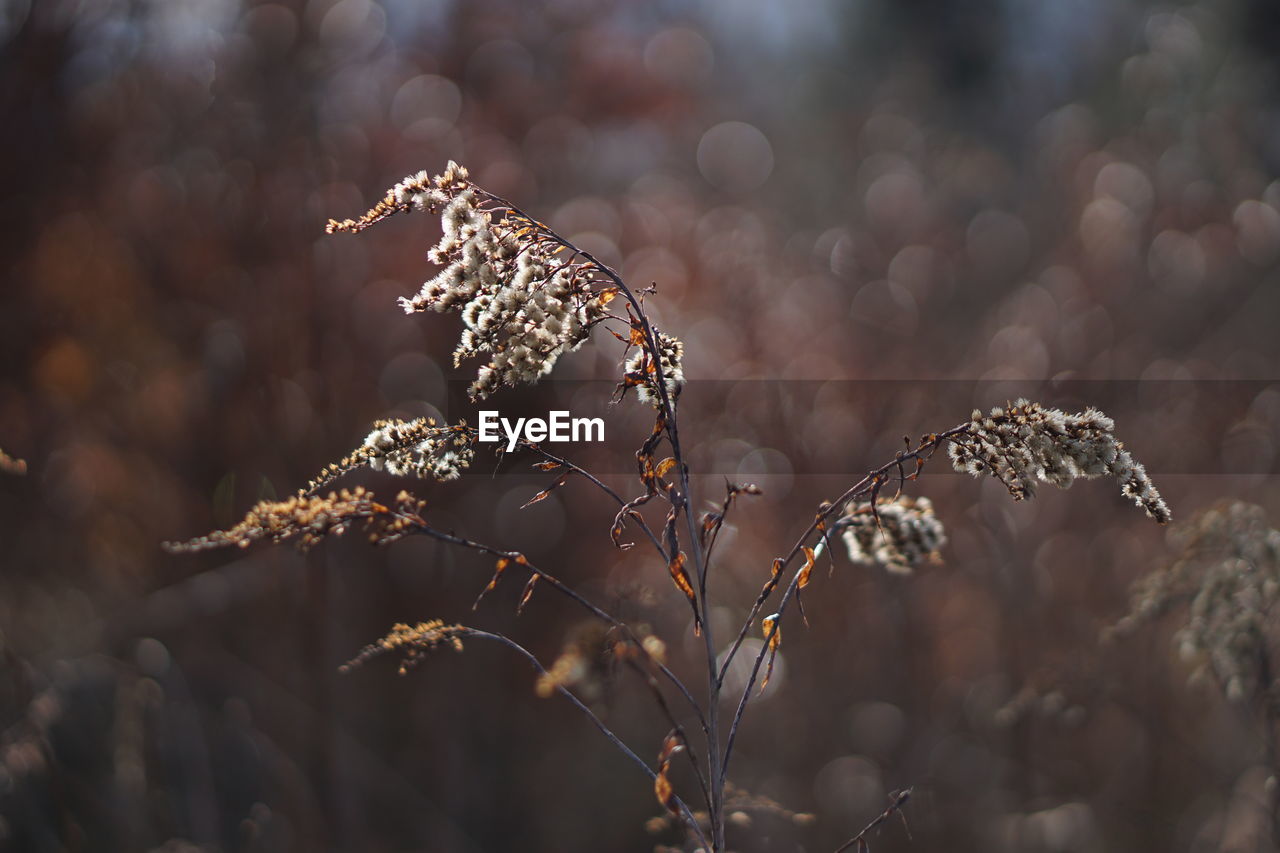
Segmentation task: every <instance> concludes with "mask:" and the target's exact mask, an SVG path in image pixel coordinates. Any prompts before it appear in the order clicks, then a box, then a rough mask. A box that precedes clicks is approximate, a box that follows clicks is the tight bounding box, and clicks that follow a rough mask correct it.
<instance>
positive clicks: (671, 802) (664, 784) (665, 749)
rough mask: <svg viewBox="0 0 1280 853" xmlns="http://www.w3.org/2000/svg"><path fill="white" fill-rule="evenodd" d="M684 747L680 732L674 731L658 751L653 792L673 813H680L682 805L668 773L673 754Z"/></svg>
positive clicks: (665, 807) (663, 805)
mask: <svg viewBox="0 0 1280 853" xmlns="http://www.w3.org/2000/svg"><path fill="white" fill-rule="evenodd" d="M682 749H684V742H683V740H682V738H681V737H680V734H679V732H676V731H673V732H671V734H669V735H667V736H666V738H665V739H664V740H663V741H662V751H661V752H659V753H658V775H657V776H655V777H654V779H653V794H654V796H655V797H657V798H658V802H659V803H662V807H663V808H664V809H666V810H667V811H669V812H671V813H672V814H673V815H677V816H678V815H679V814H680V806H679V805H678V804H677V803H676V792H675V789H674V788H672V787H671V780H670V779H669V778H668V777H667V774H668V773H669V772H670V771H671V756H673V755H675V754H676V753H677V752H679V751H680V750H682Z"/></svg>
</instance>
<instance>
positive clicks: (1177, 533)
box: [1104, 501, 1280, 844]
mask: <svg viewBox="0 0 1280 853" xmlns="http://www.w3.org/2000/svg"><path fill="white" fill-rule="evenodd" d="M1169 538H1170V540H1171V543H1172V544H1173V546H1174V547H1175V549H1176V550H1177V557H1176V558H1175V559H1174V560H1173V562H1171V563H1170V564H1169V565H1168V566H1165V567H1164V568H1162V569H1159V570H1157V571H1155V572H1152V573H1151V574H1148V575H1146V576H1145V577H1143V578H1141V579H1140V580H1139V581H1138V582H1137V583H1136V584H1135V585H1134V590H1133V597H1132V601H1131V604H1130V609H1129V612H1128V613H1127V614H1126V615H1125V616H1124V617H1123V618H1122V619H1121V620H1120V621H1119V622H1117V623H1116V624H1115V625H1114V626H1112V627H1111V628H1109V629H1107V631H1105V632H1104V640H1105V641H1110V642H1114V641H1116V640H1118V639H1120V638H1123V637H1126V636H1129V635H1132V634H1133V633H1134V632H1136V631H1138V630H1139V629H1140V628H1142V627H1144V626H1146V625H1148V624H1150V623H1152V622H1153V621H1155V620H1156V619H1158V618H1160V617H1161V616H1164V615H1166V614H1168V613H1171V612H1174V611H1178V612H1181V613H1183V614H1184V618H1185V622H1184V623H1183V624H1182V625H1181V627H1180V628H1179V629H1178V631H1177V633H1176V634H1175V635H1174V643H1175V645H1176V647H1177V649H1178V652H1179V654H1180V656H1181V657H1182V658H1183V659H1184V660H1186V661H1187V662H1189V663H1190V664H1192V666H1193V670H1192V679H1193V680H1196V681H1205V680H1209V681H1212V682H1213V683H1214V684H1216V685H1217V686H1218V688H1219V689H1220V690H1221V692H1222V695H1223V696H1224V697H1225V698H1226V699H1227V700H1228V701H1229V702H1232V703H1236V704H1239V705H1242V706H1245V707H1246V708H1248V709H1249V710H1251V711H1252V714H1253V718H1254V720H1255V723H1256V726H1257V728H1258V731H1259V732H1260V734H1261V736H1262V742H1263V744H1265V747H1266V753H1267V755H1266V762H1267V766H1268V767H1269V768H1270V773H1271V779H1272V781H1270V782H1268V783H1267V785H1266V786H1265V787H1266V791H1267V798H1268V803H1267V807H1268V814H1269V815H1270V818H1271V822H1272V840H1273V843H1275V844H1280V791H1278V790H1277V785H1276V783H1275V781H1274V780H1275V779H1276V778H1280V675H1278V674H1277V670H1276V667H1277V666H1278V665H1280V626H1278V625H1277V623H1276V619H1275V608H1276V605H1277V604H1278V603H1280V530H1277V529H1275V528H1273V527H1272V526H1271V525H1270V524H1269V523H1268V521H1267V516H1266V512H1265V510H1263V508H1262V507H1259V506H1254V505H1253V504H1247V503H1243V502H1241V501H1228V502H1224V503H1222V504H1219V505H1217V506H1214V507H1210V508H1209V509H1206V510H1204V511H1203V512H1201V513H1199V514H1198V515H1197V516H1196V517H1195V518H1194V519H1192V520H1191V521H1190V522H1189V523H1188V524H1186V525H1184V526H1182V527H1180V528H1174V529H1173V530H1171V532H1170V537H1169Z"/></svg>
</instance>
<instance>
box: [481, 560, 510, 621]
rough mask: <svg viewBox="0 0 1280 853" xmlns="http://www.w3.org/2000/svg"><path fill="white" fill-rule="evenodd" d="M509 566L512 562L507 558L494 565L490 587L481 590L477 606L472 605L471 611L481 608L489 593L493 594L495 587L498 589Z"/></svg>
mask: <svg viewBox="0 0 1280 853" xmlns="http://www.w3.org/2000/svg"><path fill="white" fill-rule="evenodd" d="M509 565H511V561H510V560H508V559H507V558H506V557H502V558H500V559H499V560H498V562H497V563H496V564H494V567H493V578H491V579H490V581H489V585H488V586H486V587H485V588H484V589H482V590H480V594H479V595H477V596H476V601H475V604H472V605H471V609H472V610H475V609H476V608H478V607H479V606H480V599H482V598H484V597H485V596H486V595H488V594H489V593H490V592H491V591H492V590H493V589H494V588H495V587H497V585H498V581H500V580H502V573H503V572H505V571H506V570H507V566H509Z"/></svg>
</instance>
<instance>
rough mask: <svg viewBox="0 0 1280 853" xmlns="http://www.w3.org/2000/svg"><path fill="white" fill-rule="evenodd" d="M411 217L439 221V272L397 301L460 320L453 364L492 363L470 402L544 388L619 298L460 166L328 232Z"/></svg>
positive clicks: (400, 187) (401, 186)
mask: <svg viewBox="0 0 1280 853" xmlns="http://www.w3.org/2000/svg"><path fill="white" fill-rule="evenodd" d="M414 210H417V211H429V212H431V213H439V214H441V224H442V228H443V234H442V236H441V238H440V242H439V243H438V244H437V245H436V246H435V247H434V248H433V249H432V250H431V251H430V252H429V253H428V258H429V259H430V260H431V261H432V262H433V263H435V264H438V265H440V266H441V267H442V269H441V270H440V272H439V273H438V274H437V275H436V276H435V277H434V278H432V279H430V280H429V281H427V282H426V283H425V284H423V285H422V289H421V290H420V291H418V293H417V294H415V295H414V296H412V297H408V298H404V299H401V300H400V304H401V305H402V306H403V307H404V310H405V311H406V312H408V313H414V312H416V311H427V310H431V311H437V312H446V311H452V312H456V313H459V314H461V315H462V320H463V323H464V324H465V328H464V330H463V332H462V336H461V338H460V340H459V342H458V346H457V349H455V350H454V353H453V360H454V365H455V366H456V365H458V364H460V363H461V362H462V360H463V359H467V358H474V357H478V356H487V357H488V359H489V361H488V363H487V364H485V365H483V366H482V367H481V368H480V371H479V375H478V376H477V377H476V380H475V382H474V383H472V385H471V389H470V393H471V396H472V398H473V399H483V398H485V397H488V396H489V395H490V394H492V393H493V392H494V391H496V390H497V389H498V387H499V386H500V385H518V384H522V383H532V382H536V381H538V379H539V378H541V377H543V376H546V375H547V374H548V373H550V372H551V369H552V368H553V367H555V363H556V360H557V359H559V357H560V356H561V355H562V354H564V353H565V352H568V351H570V350H575V349H577V348H578V347H580V346H582V344H583V343H584V342H585V341H586V340H587V338H588V337H590V334H591V329H592V327H594V326H595V325H596V324H597V323H599V322H601V321H602V320H604V319H605V318H606V317H608V316H609V312H608V309H607V306H608V304H609V302H610V300H612V299H613V297H614V296H615V295H616V291H615V290H612V289H608V288H601V289H599V290H597V289H595V288H593V282H594V281H595V279H594V277H593V275H592V266H591V264H590V263H589V262H586V261H584V260H582V259H580V258H579V257H578V255H577V253H576V252H573V251H569V250H567V249H566V246H565V245H564V244H563V243H562V242H560V241H558V240H557V239H555V238H553V237H551V236H549V235H548V234H547V233H546V232H545V229H543V228H541V227H540V226H539V223H536V222H533V221H531V220H528V219H527V218H526V217H524V216H523V215H521V214H519V213H517V212H516V211H514V210H513V209H511V208H510V207H504V206H502V203H501V201H500V200H499V199H497V198H495V197H494V196H491V195H489V194H487V193H485V192H484V191H482V190H480V189H479V188H477V187H474V186H472V185H471V184H470V182H469V181H468V180H467V170H466V169H464V168H462V167H461V166H459V165H457V164H456V163H452V162H451V163H449V166H448V168H447V169H446V170H445V172H444V174H442V175H440V176H438V177H436V178H429V177H428V175H427V173H426V172H419V173H418V174H416V175H411V176H409V177H407V178H405V179H404V180H403V181H401V182H400V183H398V184H396V186H395V187H393V188H392V189H391V190H390V191H389V192H388V193H387V196H386V198H384V199H383V201H382V202H381V203H380V204H379V205H378V206H377V207H375V208H374V209H373V210H371V211H370V212H369V213H367V214H366V215H365V216H363V217H361V218H360V219H359V220H346V221H345V222H330V223H329V229H328V230H329V231H330V233H333V232H335V231H359V230H361V229H363V228H365V227H367V226H368V225H369V224H371V223H373V222H376V221H378V220H379V219H382V218H384V217H385V216H387V215H390V213H392V212H396V211H405V212H408V211H414Z"/></svg>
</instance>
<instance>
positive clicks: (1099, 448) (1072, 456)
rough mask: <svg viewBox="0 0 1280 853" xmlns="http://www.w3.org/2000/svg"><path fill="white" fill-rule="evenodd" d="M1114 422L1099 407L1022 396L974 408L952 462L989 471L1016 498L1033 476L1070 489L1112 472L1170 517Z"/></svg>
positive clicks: (1160, 516) (1155, 513)
mask: <svg viewBox="0 0 1280 853" xmlns="http://www.w3.org/2000/svg"><path fill="white" fill-rule="evenodd" d="M1114 430H1115V422H1114V421H1112V420H1111V418H1109V417H1107V416H1106V415H1104V414H1103V413H1102V412H1100V411H1098V410H1097V409H1092V408H1090V409H1086V410H1085V411H1083V412H1077V413H1076V414H1074V415H1071V414H1067V413H1066V412H1063V411H1060V410H1058V409H1049V408H1045V407H1043V406H1041V405H1040V404H1039V403H1031V402H1028V401H1026V400H1018V401H1017V402H1015V403H1011V404H1009V405H1008V407H1007V408H1000V407H997V408H994V409H992V410H991V413H990V414H988V415H985V416H984V415H983V414H982V413H981V412H980V411H977V410H974V413H973V419H972V421H971V423H970V426H969V430H968V431H967V432H966V433H965V434H964V435H963V436H962V437H956V438H952V439H951V447H950V451H949V452H950V455H951V463H952V465H953V466H954V467H955V469H956V470H957V471H961V472H964V473H968V474H973V475H974V476H982V475H983V474H986V473H990V474H991V475H992V476H993V477H996V478H997V479H999V480H1000V482H1002V483H1004V485H1005V487H1006V488H1007V489H1008V490H1009V494H1011V495H1013V497H1014V500H1022V499H1023V498H1028V497H1031V496H1032V495H1034V494H1035V486H1036V484H1035V481H1036V480H1043V481H1045V482H1047V483H1052V484H1053V485H1055V486H1058V487H1059V488H1063V489H1065V488H1067V487H1068V486H1070V485H1071V484H1072V482H1074V481H1075V480H1076V478H1081V479H1086V480H1088V479H1093V478H1094V477H1104V476H1110V477H1115V478H1116V479H1118V480H1119V481H1120V490H1121V492H1123V494H1124V495H1125V497H1127V498H1129V499H1130V500H1132V501H1133V502H1134V503H1135V504H1137V505H1138V506H1140V507H1142V508H1143V509H1144V510H1146V512H1147V515H1149V516H1151V517H1152V518H1154V519H1155V520H1156V521H1158V522H1159V523H1161V524H1167V523H1168V522H1169V521H1170V519H1172V517H1173V516H1172V514H1171V513H1170V512H1169V507H1168V506H1167V505H1166V504H1165V502H1164V500H1163V499H1162V498H1161V497H1160V493H1159V492H1158V491H1156V487H1155V485H1154V484H1153V483H1152V482H1151V479H1150V478H1149V477H1148V476H1147V471H1146V469H1145V468H1143V467H1142V465H1141V463H1139V462H1138V461H1137V460H1135V459H1134V458H1133V456H1132V455H1131V454H1130V453H1129V451H1127V450H1125V449H1124V444H1123V443H1121V442H1120V441H1118V440H1117V439H1116V436H1115V432H1114Z"/></svg>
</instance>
